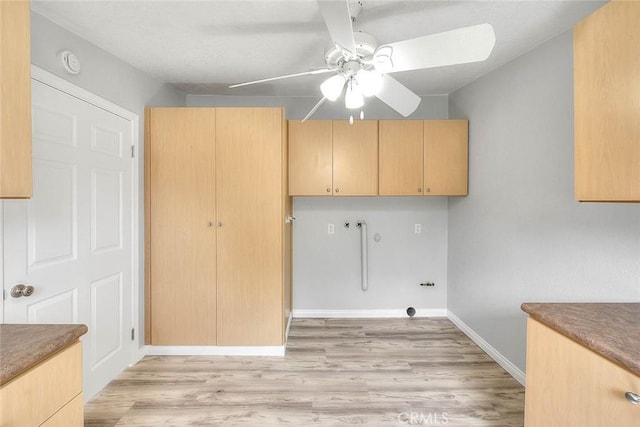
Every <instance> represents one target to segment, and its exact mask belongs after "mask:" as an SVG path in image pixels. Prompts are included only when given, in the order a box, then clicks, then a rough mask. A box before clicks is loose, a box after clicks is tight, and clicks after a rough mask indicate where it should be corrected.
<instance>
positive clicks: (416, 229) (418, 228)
mask: <svg viewBox="0 0 640 427" xmlns="http://www.w3.org/2000/svg"><path fill="white" fill-rule="evenodd" d="M413 232H414V233H416V234H420V233H422V224H414V226H413Z"/></svg>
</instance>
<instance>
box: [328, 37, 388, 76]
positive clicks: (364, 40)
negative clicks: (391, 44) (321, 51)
mask: <svg viewBox="0 0 640 427" xmlns="http://www.w3.org/2000/svg"><path fill="white" fill-rule="evenodd" d="M353 38H354V40H355V44H356V52H355V53H356V58H349V57H347V56H346V55H345V52H344V51H343V49H341V48H340V47H339V46H337V45H332V46H330V47H329V48H328V49H327V51H326V53H325V55H324V61H325V63H326V64H327V67H329V68H331V69H333V70H342V69H343V66H345V64H348V63H349V62H350V61H352V62H353V61H355V62H357V63H359V64H360V68H364V69H366V70H369V69H372V68H373V66H372V65H371V61H372V57H373V53H374V52H375V51H376V47H377V46H378V41H377V40H376V39H375V37H373V36H372V35H371V34H367V33H362V32H357V33H353ZM353 66H354V64H352V65H351V67H353ZM344 71H345V72H348V71H349V69H344ZM357 71H358V70H357V69H356V70H355V72H357ZM355 72H354V73H355Z"/></svg>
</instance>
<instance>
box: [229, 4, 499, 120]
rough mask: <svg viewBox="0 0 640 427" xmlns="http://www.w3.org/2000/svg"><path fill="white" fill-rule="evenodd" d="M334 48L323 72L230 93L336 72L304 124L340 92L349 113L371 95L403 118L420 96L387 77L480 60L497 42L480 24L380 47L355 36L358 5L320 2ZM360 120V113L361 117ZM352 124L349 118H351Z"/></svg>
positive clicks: (370, 39) (372, 40) (488, 28)
mask: <svg viewBox="0 0 640 427" xmlns="http://www.w3.org/2000/svg"><path fill="white" fill-rule="evenodd" d="M318 5H319V6H320V12H321V13H322V17H323V18H324V22H325V24H326V25H327V29H328V30H329V34H330V35H331V38H332V40H333V45H332V46H331V47H330V48H329V50H327V52H326V53H325V58H324V59H325V64H326V68H321V69H318V70H312V71H307V72H302V73H295V74H288V75H283V76H278V77H271V78H267V79H262V80H255V81H251V82H245V83H238V84H234V85H231V86H229V87H230V88H235V87H240V86H247V85H251V84H257V83H264V82H269V81H273V80H280V79H287V78H291V77H298V76H305V75H312V74H323V73H335V75H333V76H331V77H329V78H328V79H326V80H325V81H324V82H323V83H322V84H321V85H320V91H321V92H322V95H323V97H322V99H320V101H319V102H318V103H317V104H316V105H315V106H314V107H313V108H312V109H311V111H309V113H308V114H307V116H306V117H305V118H304V119H303V120H302V121H305V120H307V119H308V118H309V117H311V115H313V113H315V112H316V111H317V110H318V108H320V106H321V105H322V104H323V103H324V102H325V101H326V100H329V101H336V100H337V99H338V98H340V96H341V95H342V94H343V92H344V99H345V107H346V108H347V109H356V110H357V109H361V108H362V107H363V106H364V101H365V97H371V96H375V97H377V98H378V99H380V100H381V101H382V102H384V103H385V104H387V105H389V106H390V107H391V108H393V109H394V110H396V111H397V112H398V113H400V114H401V115H403V116H404V117H407V116H409V115H410V114H412V113H413V112H414V111H415V110H416V108H418V105H419V104H420V97H419V96H418V95H416V94H415V93H414V92H412V91H411V90H410V89H409V88H407V87H406V86H404V85H403V84H402V83H400V82H399V81H398V80H396V79H394V78H393V77H391V76H390V75H389V73H396V72H400V71H409V70H418V69H424V68H434V67H442V66H445V65H456V64H466V63H470V62H479V61H484V60H485V59H487V58H488V57H489V55H490V54H491V51H492V50H493V47H494V45H495V42H496V37H495V34H494V32H493V27H492V26H491V24H487V23H485V24H479V25H474V26H471V27H464V28H458V29H455V30H451V31H445V32H442V33H437V34H431V35H427V36H422V37H416V38H413V39H408V40H403V41H399V42H395V43H387V44H382V45H378V43H377V42H376V39H375V38H374V37H373V36H371V35H369V34H367V33H363V32H354V31H353V22H355V20H356V18H357V16H358V14H359V13H360V11H361V9H362V2H361V1H353V0H351V1H349V0H318ZM360 118H363V112H362V111H361V112H360ZM350 120H351V121H352V122H353V116H351V119H350Z"/></svg>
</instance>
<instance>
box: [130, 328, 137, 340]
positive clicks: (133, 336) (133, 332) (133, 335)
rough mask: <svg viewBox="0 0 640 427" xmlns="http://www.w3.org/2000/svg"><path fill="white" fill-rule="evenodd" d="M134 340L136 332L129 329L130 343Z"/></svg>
mask: <svg viewBox="0 0 640 427" xmlns="http://www.w3.org/2000/svg"><path fill="white" fill-rule="evenodd" d="M135 338H136V330H135V329H134V328H131V341H133V340H134V339H135Z"/></svg>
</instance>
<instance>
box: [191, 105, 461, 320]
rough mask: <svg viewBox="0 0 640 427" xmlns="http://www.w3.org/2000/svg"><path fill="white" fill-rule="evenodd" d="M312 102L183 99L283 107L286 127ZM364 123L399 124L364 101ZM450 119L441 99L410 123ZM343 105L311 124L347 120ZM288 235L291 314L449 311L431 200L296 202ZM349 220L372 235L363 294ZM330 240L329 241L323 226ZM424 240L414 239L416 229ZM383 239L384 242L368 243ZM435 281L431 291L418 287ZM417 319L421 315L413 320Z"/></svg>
mask: <svg viewBox="0 0 640 427" xmlns="http://www.w3.org/2000/svg"><path fill="white" fill-rule="evenodd" d="M316 102H317V99H315V98H304V97H300V98H295V97H266V96H222V95H187V105H189V106H193V107H205V106H206V107H248V106H254V107H255V106H258V107H284V108H285V109H286V115H287V118H288V119H292V120H296V119H298V120H299V119H302V118H303V117H304V116H305V115H306V114H307V113H308V112H309V110H310V109H311V108H312V107H313V106H314V104H315V103H316ZM365 114H366V115H367V116H366V118H368V119H384V118H399V117H400V116H399V115H398V114H397V113H395V112H394V111H392V110H391V109H390V108H389V107H387V106H386V105H384V104H382V103H381V102H379V101H377V100H369V101H368V104H367V107H366V108H365ZM447 115H448V97H447V96H446V95H440V96H428V97H423V99H422V102H421V103H420V106H419V108H418V110H417V111H416V112H415V113H414V114H413V115H412V116H411V117H410V118H418V119H429V118H431V119H441V118H447ZM345 118H348V113H347V110H346V109H345V108H344V105H343V104H340V103H330V102H327V103H325V104H324V105H323V106H322V107H321V108H320V109H319V110H318V112H317V114H315V115H314V116H313V118H312V119H345ZM293 209H294V215H295V216H296V218H297V220H296V222H295V229H294V234H293V308H294V310H399V309H406V308H407V307H409V306H414V307H416V308H417V309H433V308H436V309H438V308H439V309H444V308H446V294H447V293H446V289H447V288H446V286H447V274H446V265H447V261H446V252H447V199H446V198H441V197H436V198H426V197H397V198H394V197H360V198H358V197H348V198H342V197H315V198H314V197H296V198H294V206H293ZM346 220H350V221H351V222H355V221H357V220H365V221H366V222H367V223H368V225H369V232H370V237H371V239H370V244H369V248H370V252H369V257H370V271H369V275H370V276H369V279H370V282H371V285H370V287H369V290H368V291H367V292H362V291H361V290H360V240H359V239H360V237H359V236H360V234H359V231H358V230H357V229H355V228H353V227H352V228H350V229H349V230H346V229H345V228H344V227H343V226H342V225H343V223H344V222H345V221H346ZM330 223H332V224H334V225H335V234H333V235H329V234H327V226H328V224H330ZM415 224H421V225H422V228H423V229H422V233H421V234H415V233H414V225H415ZM375 233H380V235H381V238H382V239H381V240H380V242H379V243H375V242H374V241H373V239H372V237H373V235H374V234H375ZM425 281H433V282H435V283H436V287H435V288H424V287H420V286H419V283H420V282H425ZM418 314H420V313H418Z"/></svg>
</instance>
